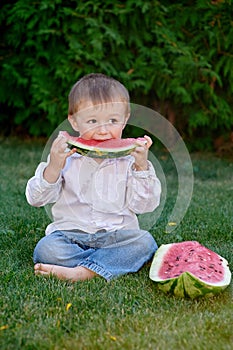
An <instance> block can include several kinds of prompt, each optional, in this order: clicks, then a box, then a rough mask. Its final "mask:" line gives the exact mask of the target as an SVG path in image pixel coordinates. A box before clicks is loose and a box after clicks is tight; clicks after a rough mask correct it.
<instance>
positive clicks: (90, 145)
mask: <svg viewBox="0 0 233 350" xmlns="http://www.w3.org/2000/svg"><path fill="white" fill-rule="evenodd" d="M59 135H61V136H63V137H65V138H66V139H67V144H68V146H69V148H70V149H72V148H75V149H76V152H77V153H79V154H82V155H85V156H88V157H91V158H118V157H124V156H127V155H129V154H130V153H131V152H132V151H133V150H134V149H135V148H136V147H137V144H136V142H137V140H140V141H143V142H145V143H146V139H144V138H142V137H139V138H137V139H135V138H127V139H110V140H105V141H99V140H85V139H83V138H81V137H74V136H71V135H69V134H68V133H67V132H66V131H60V133H59Z"/></svg>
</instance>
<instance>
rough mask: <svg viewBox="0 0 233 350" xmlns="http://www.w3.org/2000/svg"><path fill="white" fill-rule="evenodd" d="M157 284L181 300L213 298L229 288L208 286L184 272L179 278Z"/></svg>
mask: <svg viewBox="0 0 233 350" xmlns="http://www.w3.org/2000/svg"><path fill="white" fill-rule="evenodd" d="M155 282H156V281H155ZM156 283H157V286H158V288H159V289H160V290H162V291H163V292H165V293H171V294H174V295H175V296H176V297H181V298H185V297H189V298H191V299H194V298H198V297H201V296H209V297H210V296H213V295H215V294H218V293H220V292H222V291H223V290H224V289H226V288H227V286H228V285H223V286H213V285H208V284H206V283H205V282H203V281H201V280H200V279H198V278H196V277H195V276H193V275H192V274H191V273H189V272H184V273H183V274H182V275H180V276H179V277H176V278H171V279H168V280H165V281H159V282H156Z"/></svg>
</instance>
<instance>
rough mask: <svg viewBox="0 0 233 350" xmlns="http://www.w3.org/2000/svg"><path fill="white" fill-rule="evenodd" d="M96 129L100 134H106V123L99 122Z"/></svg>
mask: <svg viewBox="0 0 233 350" xmlns="http://www.w3.org/2000/svg"><path fill="white" fill-rule="evenodd" d="M98 131H99V133H100V134H106V133H107V132H108V130H107V125H106V124H101V125H100V126H99V128H98Z"/></svg>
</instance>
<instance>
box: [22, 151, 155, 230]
mask: <svg viewBox="0 0 233 350" xmlns="http://www.w3.org/2000/svg"><path fill="white" fill-rule="evenodd" d="M133 162H134V158H133V157H131V156H126V157H121V158H114V159H104V160H103V161H102V162H101V163H97V162H96V161H95V160H94V159H92V158H89V157H84V156H81V155H79V154H77V153H75V154H73V155H72V156H71V157H69V158H67V160H66V165H65V167H64V169H63V170H62V171H61V174H60V176H59V178H58V180H57V182H56V183H54V184H51V183H48V182H47V181H46V180H45V179H44V178H43V172H44V169H45V168H46V166H47V163H45V162H42V163H40V164H39V166H38V168H37V170H36V172H35V176H33V177H32V178H31V179H30V180H29V181H28V183H27V187H26V197H27V201H28V203H29V204H31V205H33V206H37V207H40V206H45V205H46V204H49V203H54V204H53V206H52V217H53V222H52V223H51V224H49V225H48V227H47V228H46V234H50V233H52V232H53V231H56V230H82V231H85V232H88V233H95V232H96V231H98V230H102V229H105V230H107V231H115V230H118V229H138V228H139V224H138V220H137V216H136V214H142V213H146V212H152V211H153V210H154V209H155V208H156V207H157V206H158V205H159V202H160V194H161V184H160V181H159V179H158V178H157V176H156V174H155V171H154V168H153V166H152V164H151V163H150V162H149V161H148V166H149V168H148V170H147V171H134V170H133V169H132V165H133Z"/></svg>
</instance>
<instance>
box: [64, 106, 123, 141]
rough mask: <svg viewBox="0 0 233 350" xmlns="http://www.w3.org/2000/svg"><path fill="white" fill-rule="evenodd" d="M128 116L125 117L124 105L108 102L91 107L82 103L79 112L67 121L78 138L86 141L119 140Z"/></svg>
mask: <svg viewBox="0 0 233 350" xmlns="http://www.w3.org/2000/svg"><path fill="white" fill-rule="evenodd" d="M128 118H129V115H126V104H125V103H123V102H110V103H102V104H99V105H93V104H92V103H88V102H85V103H82V105H81V108H80V111H79V112H78V113H76V114H75V115H73V116H70V115H69V116H68V119H69V121H70V123H71V125H72V127H73V129H74V130H76V131H78V132H79V134H80V137H82V138H84V139H86V140H91V139H94V140H108V139H112V138H113V139H118V138H121V135H122V131H123V129H124V127H125V125H126V122H127V120H128Z"/></svg>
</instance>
